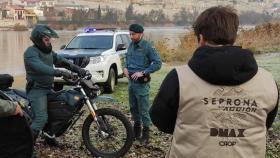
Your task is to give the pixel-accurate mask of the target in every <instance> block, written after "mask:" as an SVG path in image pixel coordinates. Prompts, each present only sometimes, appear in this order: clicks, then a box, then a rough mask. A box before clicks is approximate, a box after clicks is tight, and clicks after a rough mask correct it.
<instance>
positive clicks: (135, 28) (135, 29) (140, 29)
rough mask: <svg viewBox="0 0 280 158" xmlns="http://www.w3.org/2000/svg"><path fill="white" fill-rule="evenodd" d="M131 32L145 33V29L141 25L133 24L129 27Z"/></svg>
mask: <svg viewBox="0 0 280 158" xmlns="http://www.w3.org/2000/svg"><path fill="white" fill-rule="evenodd" d="M129 31H132V32H135V33H143V32H144V28H143V26H141V25H139V24H131V25H130V26H129Z"/></svg>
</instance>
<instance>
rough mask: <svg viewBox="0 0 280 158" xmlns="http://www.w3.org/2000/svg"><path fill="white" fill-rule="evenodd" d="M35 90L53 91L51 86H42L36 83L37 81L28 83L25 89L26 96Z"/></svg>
mask: <svg viewBox="0 0 280 158" xmlns="http://www.w3.org/2000/svg"><path fill="white" fill-rule="evenodd" d="M33 88H38V89H52V87H51V86H42V85H40V84H38V83H36V82H35V81H27V83H26V87H25V90H26V94H28V93H29V92H30V90H31V89H33Z"/></svg>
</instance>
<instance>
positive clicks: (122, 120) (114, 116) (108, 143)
mask: <svg viewBox="0 0 280 158" xmlns="http://www.w3.org/2000/svg"><path fill="white" fill-rule="evenodd" d="M96 115H97V117H98V124H99V125H100V126H98V125H97V122H96V121H94V119H93V117H92V115H89V116H88V117H87V118H86V120H85V122H84V124H83V129H82V137H83V141H84V144H85V146H86V148H87V149H88V150H89V151H90V152H91V154H92V155H94V156H98V157H120V156H123V155H124V154H126V153H127V152H128V150H129V149H130V147H131V146H132V143H133V129H132V126H131V123H130V122H129V120H128V119H127V117H126V116H125V115H124V114H122V113H121V112H120V111H118V110H115V109H110V108H102V109H99V110H97V111H96Z"/></svg>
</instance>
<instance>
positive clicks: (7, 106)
mask: <svg viewBox="0 0 280 158" xmlns="http://www.w3.org/2000/svg"><path fill="white" fill-rule="evenodd" d="M16 106H17V103H16V102H12V101H9V100H3V99H0V117H5V116H9V115H12V114H13V113H14V112H15V109H16Z"/></svg>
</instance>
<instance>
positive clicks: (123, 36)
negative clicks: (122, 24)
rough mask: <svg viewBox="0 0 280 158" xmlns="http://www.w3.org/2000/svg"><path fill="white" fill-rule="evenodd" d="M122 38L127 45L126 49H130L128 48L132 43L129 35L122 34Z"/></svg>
mask: <svg viewBox="0 0 280 158" xmlns="http://www.w3.org/2000/svg"><path fill="white" fill-rule="evenodd" d="M121 37H122V41H123V42H124V44H125V47H126V48H128V46H129V44H130V42H131V40H130V38H129V36H128V35H127V34H122V35H121Z"/></svg>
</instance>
